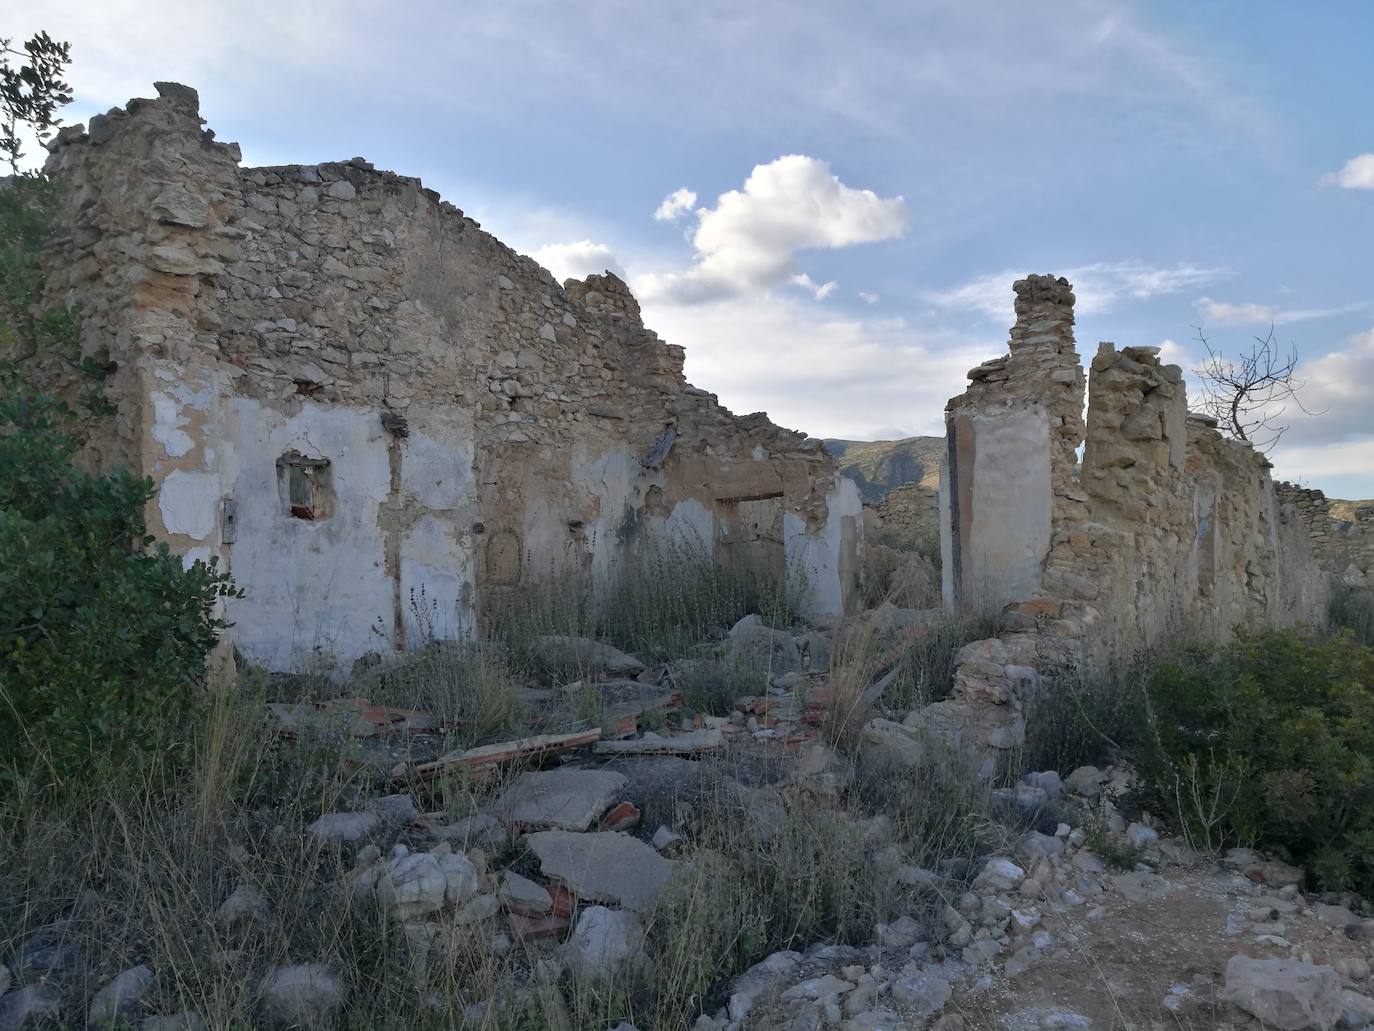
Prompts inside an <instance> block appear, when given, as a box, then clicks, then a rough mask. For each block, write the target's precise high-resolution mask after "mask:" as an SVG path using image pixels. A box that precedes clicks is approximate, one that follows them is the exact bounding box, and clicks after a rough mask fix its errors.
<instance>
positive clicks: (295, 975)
mask: <svg viewBox="0 0 1374 1031" xmlns="http://www.w3.org/2000/svg"><path fill="white" fill-rule="evenodd" d="M347 996H348V989H347V987H346V986H345V984H344V982H343V981H342V980H341V979H340V978H339V976H338V975H337V974H335V973H334V971H332V970H331V969H330V968H329V967H328V966H326V965H325V964H323V963H295V964H291V965H289V966H281V967H274V968H273V969H271V970H269V971H268V972H267V973H266V974H264V975H263V977H262V980H261V981H260V982H259V983H258V997H259V1010H260V1013H261V1016H262V1019H263V1021H264V1022H265V1023H266V1024H267V1025H268V1026H271V1027H301V1028H323V1027H328V1026H330V1024H331V1023H332V1022H333V1020H334V1017H335V1015H336V1014H337V1013H338V1012H339V1010H340V1009H341V1008H342V1007H343V1004H344V1000H345V999H346V998H347Z"/></svg>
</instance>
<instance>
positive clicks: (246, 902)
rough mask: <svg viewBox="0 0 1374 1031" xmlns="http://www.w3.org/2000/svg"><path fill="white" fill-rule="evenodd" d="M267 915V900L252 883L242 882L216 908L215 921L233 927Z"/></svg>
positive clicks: (261, 918)
mask: <svg viewBox="0 0 1374 1031" xmlns="http://www.w3.org/2000/svg"><path fill="white" fill-rule="evenodd" d="M266 917H267V900H266V899H264V898H263V897H262V892H260V891H258V889H257V888H255V887H253V886H252V885H251V884H240V885H239V886H238V887H237V888H235V889H234V890H233V891H232V892H231V893H230V894H229V897H228V898H227V899H225V900H224V902H223V903H221V904H220V907H219V909H217V910H215V923H217V924H219V925H220V926H221V927H233V926H235V925H236V924H240V923H254V922H256V921H259V920H264V919H266Z"/></svg>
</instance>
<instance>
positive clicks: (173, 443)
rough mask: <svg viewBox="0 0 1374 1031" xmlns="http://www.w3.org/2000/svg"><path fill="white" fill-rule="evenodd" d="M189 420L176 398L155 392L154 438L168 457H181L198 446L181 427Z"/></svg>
mask: <svg viewBox="0 0 1374 1031" xmlns="http://www.w3.org/2000/svg"><path fill="white" fill-rule="evenodd" d="M187 421H188V420H187V419H186V418H185V417H184V416H183V415H182V414H181V407H180V406H179V405H178V404H177V403H176V401H175V400H174V399H172V398H170V397H168V396H167V395H166V394H163V393H161V392H158V393H154V394H153V439H154V440H156V441H157V442H158V443H159V444H161V445H162V450H163V451H165V452H167V457H168V458H180V457H181V456H182V455H184V454H186V452H188V451H190V450H191V448H193V447H195V446H196V442H195V441H194V440H192V439H191V435H190V434H189V433H187V432H186V431H185V430H183V429H181V427H182V426H185V425H186V424H187Z"/></svg>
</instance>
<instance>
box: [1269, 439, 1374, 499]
mask: <svg viewBox="0 0 1374 1031" xmlns="http://www.w3.org/2000/svg"><path fill="white" fill-rule="evenodd" d="M1286 439H1287V438H1285V440H1286ZM1269 457H1270V460H1271V461H1272V462H1273V463H1274V478H1275V479H1278V480H1290V481H1293V482H1295V483H1313V482H1314V481H1324V482H1327V483H1335V484H1339V485H1340V486H1339V487H1338V488H1336V489H1338V490H1342V491H1343V492H1344V493H1345V496H1346V497H1350V496H1352V495H1353V496H1355V497H1369V496H1371V495H1374V437H1370V438H1368V439H1366V440H1353V441H1348V442H1345V443H1337V444H1321V445H1318V446H1315V447H1287V446H1283V445H1280V446H1279V447H1278V448H1276V449H1275V450H1274V453H1273V454H1272V455H1270V456H1269ZM1327 493H1328V496H1332V497H1335V496H1339V495H1337V494H1336V493H1335V491H1334V490H1330V489H1328V491H1327Z"/></svg>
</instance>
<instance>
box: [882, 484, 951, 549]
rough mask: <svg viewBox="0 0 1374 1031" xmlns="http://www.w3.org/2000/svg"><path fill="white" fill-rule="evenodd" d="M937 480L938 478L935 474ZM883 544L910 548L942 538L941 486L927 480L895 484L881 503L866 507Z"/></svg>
mask: <svg viewBox="0 0 1374 1031" xmlns="http://www.w3.org/2000/svg"><path fill="white" fill-rule="evenodd" d="M935 479H936V481H937V482H938V477H935ZM868 512H872V513H873V517H874V518H873V525H875V526H877V527H879V528H880V530H881V534H882V536H883V540H884V543H887V544H890V545H891V546H893V547H903V548H911V547H916V546H919V545H923V544H924V543H925V542H927V541H932V542H933V541H938V540H939V539H940V489H939V487H932V486H927V485H926V484H924V483H904V484H902V486H900V487H893V488H892V489H891V490H889V491H888V492H887V496H886V497H884V498H883V500H882V501H880V502H878V504H876V505H873V506H871V507H867V508H865V514H867V513H868Z"/></svg>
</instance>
